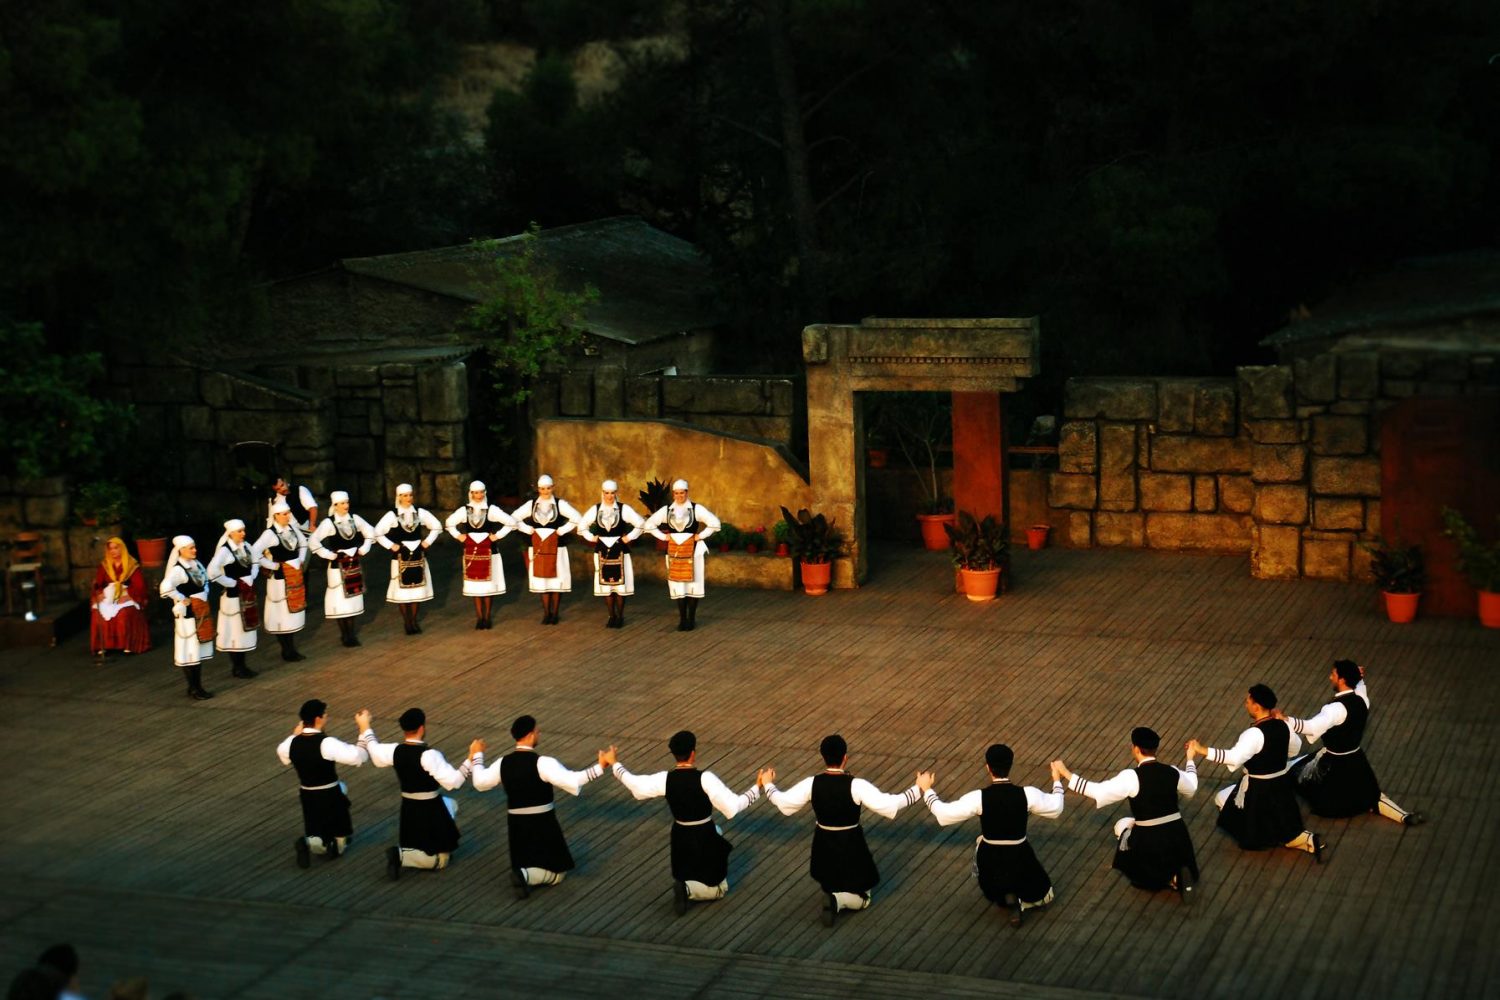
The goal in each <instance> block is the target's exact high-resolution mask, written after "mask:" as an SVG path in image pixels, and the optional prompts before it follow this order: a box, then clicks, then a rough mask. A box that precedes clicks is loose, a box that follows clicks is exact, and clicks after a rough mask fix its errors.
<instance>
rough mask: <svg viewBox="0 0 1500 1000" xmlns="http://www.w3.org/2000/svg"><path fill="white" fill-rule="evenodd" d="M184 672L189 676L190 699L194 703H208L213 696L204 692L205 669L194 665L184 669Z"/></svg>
mask: <svg viewBox="0 0 1500 1000" xmlns="http://www.w3.org/2000/svg"><path fill="white" fill-rule="evenodd" d="M182 672H183V673H185V674H187V690H188V697H189V698H191V699H193V700H194V701H207V700H208V699H210V698H212V697H213V694H212V693H210V692H208V691H205V690H203V667H202V665H201V664H196V663H195V664H194V665H193V666H191V667H183V668H182Z"/></svg>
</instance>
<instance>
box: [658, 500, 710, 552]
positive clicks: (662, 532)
mask: <svg viewBox="0 0 1500 1000" xmlns="http://www.w3.org/2000/svg"><path fill="white" fill-rule="evenodd" d="M694 507H696V508H697V514H698V540H699V541H700V542H701V541H702V540H703V539H705V538H707V537H708V536H709V535H712V534H713V533H714V532H715V531H718V530H719V528H721V527H723V525H722V524H721V523H720V521H719V519H718V517H716V516H715V515H714V512H713V511H711V510H709V509H708V508H707V507H705V506H703V505H702V504H701V503H700V504H695V503H693V502H692V501H691V500H689V501H688V502H687V503H685V504H681V505H678V504H674V503H669V504H667V505H666V506H665V507H663V508H662V509H661V510H659V511H657V512H656V513H655V514H652V515H651V516H650V517H648V518H646V523H645V525H644V529H645V530H646V531H647V532H649V533H650V534H652V535H655V536H656V537H657V538H660V539H662V540H663V541H666V540H669V539H670V538H671V534H670V532H673V531H675V530H676V529H675V528H673V527H672V522H673V521H674V520H676V521H677V522H678V523H684V522H686V521H687V520H689V519H690V518H691V517H692V516H693V511H692V509H691V508H694Z"/></svg>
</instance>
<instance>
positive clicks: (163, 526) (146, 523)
mask: <svg viewBox="0 0 1500 1000" xmlns="http://www.w3.org/2000/svg"><path fill="white" fill-rule="evenodd" d="M147 510H148V511H150V513H147V512H133V513H132V516H131V517H130V519H129V527H130V534H131V536H132V537H133V538H134V539H135V552H136V558H138V559H140V561H141V565H142V566H145V567H148V568H151V569H157V568H160V567H162V566H165V565H166V564H167V548H168V545H167V536H169V535H170V534H171V533H172V532H171V531H170V530H169V528H168V523H167V522H166V521H165V520H164V519H162V518H161V515H160V514H159V513H157V512H156V511H155V509H154V508H150V507H148V508H147Z"/></svg>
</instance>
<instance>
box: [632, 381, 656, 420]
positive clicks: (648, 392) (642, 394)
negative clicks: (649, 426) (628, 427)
mask: <svg viewBox="0 0 1500 1000" xmlns="http://www.w3.org/2000/svg"><path fill="white" fill-rule="evenodd" d="M625 415H626V416H630V417H659V416H661V378H660V377H659V376H656V375H644V376H639V377H636V378H631V379H627V380H626V381H625Z"/></svg>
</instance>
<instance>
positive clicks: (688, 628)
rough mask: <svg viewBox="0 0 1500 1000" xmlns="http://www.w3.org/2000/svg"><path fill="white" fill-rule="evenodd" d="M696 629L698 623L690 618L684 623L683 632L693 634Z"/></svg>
mask: <svg viewBox="0 0 1500 1000" xmlns="http://www.w3.org/2000/svg"><path fill="white" fill-rule="evenodd" d="M696 627H697V622H695V621H693V620H692V619H691V618H689V619H688V620H687V621H686V622H684V623H683V626H682V630H683V631H684V632H691V631H692V630H693V629H694V628H696Z"/></svg>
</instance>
